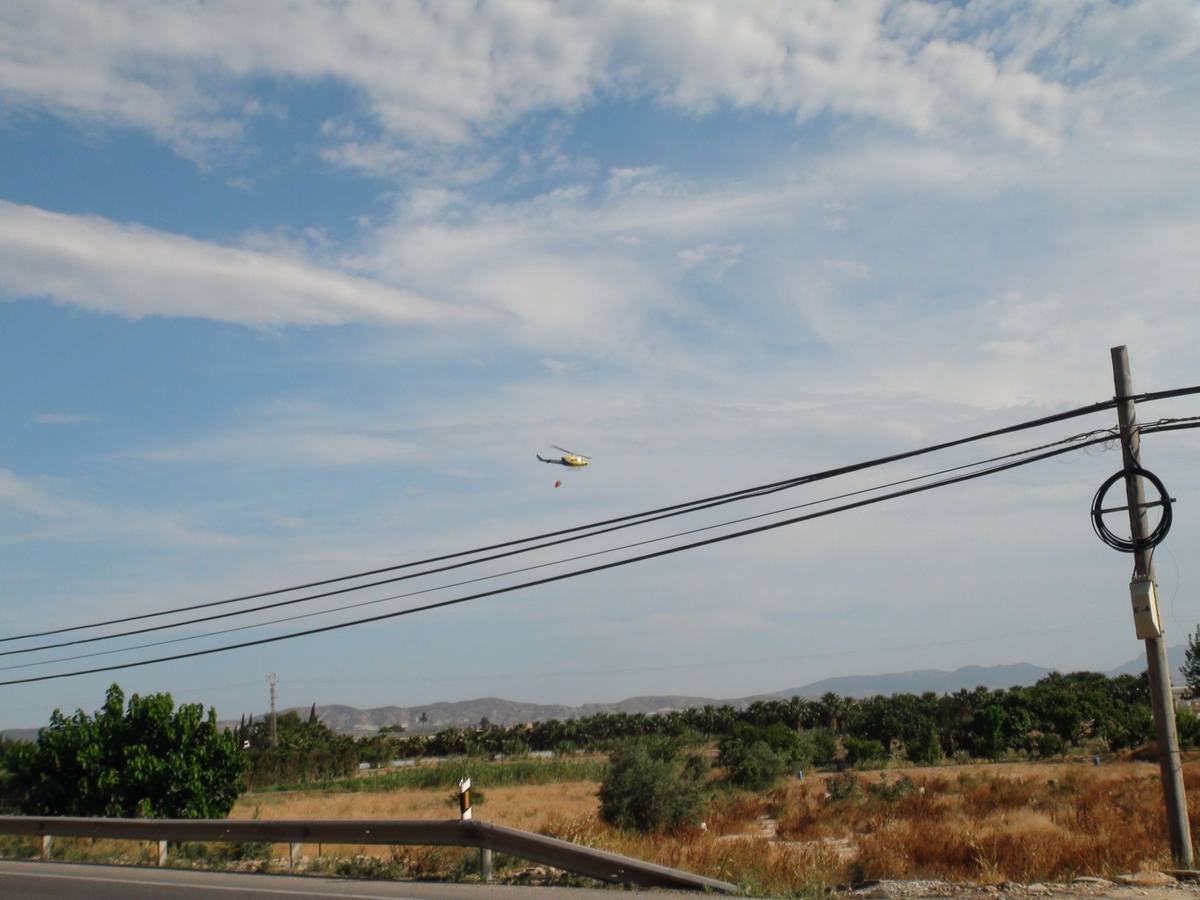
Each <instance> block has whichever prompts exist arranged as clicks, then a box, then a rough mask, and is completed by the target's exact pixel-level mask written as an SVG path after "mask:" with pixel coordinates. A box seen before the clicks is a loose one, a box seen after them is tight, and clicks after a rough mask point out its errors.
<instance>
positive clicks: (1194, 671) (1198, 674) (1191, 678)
mask: <svg viewBox="0 0 1200 900" xmlns="http://www.w3.org/2000/svg"><path fill="white" fill-rule="evenodd" d="M1183 657H1184V663H1183V669H1182V671H1183V680H1184V681H1186V682H1187V686H1188V693H1189V694H1191V695H1192V696H1193V697H1197V696H1200V625H1197V626H1196V631H1195V633H1194V634H1190V635H1188V639H1187V647H1186V648H1184V651H1183Z"/></svg>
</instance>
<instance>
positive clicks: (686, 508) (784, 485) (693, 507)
mask: <svg viewBox="0 0 1200 900" xmlns="http://www.w3.org/2000/svg"><path fill="white" fill-rule="evenodd" d="M1159 394H1160V395H1162V396H1172V397H1174V396H1183V395H1186V394H1200V386H1195V388H1181V389H1175V390H1174V391H1163V392H1159ZM1157 398H1160V397H1159V396H1156V395H1150V394H1147V395H1140V396H1139V400H1140V401H1142V402H1148V401H1152V400H1157ZM1115 404H1116V401H1115V400H1109V401H1100V402H1098V403H1091V404H1088V406H1084V407H1076V408H1075V409H1069V410H1066V412H1062V413H1054V414H1051V415H1046V416H1040V418H1038V419H1031V420H1027V421H1024V422H1018V424H1015V425H1008V426H1004V427H1001V428H994V430H991V431H985V432H978V433H976V434H970V436H967V437H964V438H955V439H954V440H947V442H942V443H938V444H931V445H928V446H923V448H918V449H916V450H907V451H904V452H899V454H892V455H888V456H882V457H876V458H874V460H868V461H864V462H859V463H853V464H850V466H840V467H834V468H830V469H824V470H821V472H816V473H810V474H806V475H799V476H793V478H790V479H784V480H781V481H773V482H767V484H763V485H757V486H754V487H746V488H740V490H738V491H732V492H727V493H720V494H713V496H710V497H704V498H701V499H696V500H688V502H684V503H677V504H672V505H668V506H660V508H658V509H652V510H646V511H643V512H635V514H630V515H625V516H617V517H613V518H606V520H600V521H598V522H592V523H588V524H582V526H574V527H570V528H564V529H559V530H554V532H544V533H541V534H535V535H532V536H528V538H520V539H516V540H509V541H502V542H498V544H491V545H487V546H481V547H475V548H473V550H464V551H458V552H455V553H446V554H442V556H434V557H427V558H425V559H418V560H413V562H409V563H400V564H396V565H390V566H383V568H379V569H371V570H366V571H360V572H354V574H352V575H341V576H337V577H334V578H324V580H320V581H312V582H306V583H302V584H294V586H290V587H286V588H275V589H272V590H263V592H258V593H254V594H242V595H240V596H234V598H228V599H224V600H211V601H208V602H203V604H192V605H188V606H180V607H175V608H170V610H158V611H155V612H146V613H138V614H134V616H124V617H119V618H113V619H104V620H101V622H92V623H89V624H83V625H67V626H62V628H56V629H48V630H44V631H30V632H26V634H23V635H12V636H7V637H0V643H7V642H12V641H22V640H28V638H32V637H49V636H53V635H61V634H68V632H73V631H84V630H90V629H96V628H104V626H108V625H119V624H126V623H130V622H142V620H145V619H151V618H160V617H163V616H173V614H179V613H184V612H192V611H196V610H203V608H212V607H216V606H227V605H232V604H238V602H244V601H247V600H257V599H263V598H268V596H275V595H278V594H288V593H293V592H296V590H306V589H308V588H314V587H324V586H326V584H334V583H340V582H343V581H353V580H355V578H364V577H370V576H373V575H382V574H385V572H391V571H398V570H402V569H412V568H416V566H420V565H427V564H431V563H439V562H445V560H448V559H457V558H462V557H467V556H476V554H479V553H485V552H490V551H493V550H503V548H508V547H515V546H520V545H522V544H530V542H533V541H538V540H544V539H546V538H560V536H562V535H568V534H577V533H580V532H592V533H594V534H602V533H605V532H596V530H595V529H598V528H601V527H604V526H612V524H618V523H628V524H624V526H620V527H632V526H636V524H644V523H646V522H650V521H658V520H659V518H665V517H670V516H671V515H684V514H686V512H694V511H698V510H701V509H709V508H712V506H716V505H722V504H725V503H734V502H738V500H743V499H751V498H756V497H761V496H763V494H766V493H774V492H776V491H785V490H790V488H792V487H798V486H800V485H805V484H811V482H814V481H822V480H827V479H830V478H836V476H840V475H846V474H851V473H854V472H860V470H863V469H868V468H875V467H878V466H884V464H888V463H892V462H899V461H902V460H908V458H913V457H917V456H922V455H926V454H931V452H936V451H940V450H947V449H949V448H954V446H960V445H964V444H968V443H973V442H978V440H984V439H986V438H992V437H1000V436H1003V434H1012V433H1016V432H1020V431H1027V430H1030V428H1036V427H1040V426H1044V425H1050V424H1054V422H1058V421H1064V420H1068V419H1074V418H1078V416H1084V415H1091V414H1094V413H1099V412H1104V410H1108V409H1112V408H1114V407H1115ZM662 514H667V515H662ZM652 516H654V517H655V518H650V517H652ZM606 530H617V529H606ZM580 536H592V535H590V534H584V535H580ZM568 540H572V539H568ZM562 542H565V541H562ZM545 546H551V545H540V546H538V547H530V548H527V550H539V548H541V547H545ZM520 552H526V551H512V552H511V553H506V554H500V557H503V556H511V554H515V553H520ZM496 558H499V557H488V558H487V559H481V560H470V562H467V563H461V564H457V565H455V566H446V568H445V569H438V570H433V571H445V570H446V569H452V568H460V566H461V565H470V564H474V563H476V562H487V560H490V559H496ZM425 574H428V572H425ZM401 580H403V578H388V580H383V581H377V582H370V583H367V584H359V586H353V587H348V588H341V589H338V590H332V592H324V593H320V594H316V595H312V596H310V598H305V599H322V598H325V596H332V595H336V594H342V593H349V592H352V590H361V589H365V588H370V587H378V586H380V584H385V583H391V582H394V581H401ZM280 605H284V604H280ZM265 608H272V605H264V606H259V607H254V608H252V610H247V612H258V611H262V610H265ZM214 618H218V617H214ZM203 620H212V619H194V620H191V622H186V623H176V624H192V623H193V622H203ZM173 626H174V625H168V626H163V628H173ZM160 630H161V629H160ZM132 634H137V631H130V632H119V634H115V635H107V636H102V637H95V638H86V640H83V641H67V642H61V643H52V644H44V646H42V647H36V648H30V650H41V649H53V648H56V647H68V646H74V644H77V643H88V642H91V641H97V640H109V638H115V637H126V636H130V635H132ZM0 655H6V654H4V653H0Z"/></svg>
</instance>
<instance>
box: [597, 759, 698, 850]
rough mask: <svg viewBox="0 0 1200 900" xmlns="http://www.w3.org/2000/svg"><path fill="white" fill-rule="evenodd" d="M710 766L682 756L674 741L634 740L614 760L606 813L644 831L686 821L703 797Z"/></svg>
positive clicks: (614, 821)
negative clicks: (706, 774) (705, 769)
mask: <svg viewBox="0 0 1200 900" xmlns="http://www.w3.org/2000/svg"><path fill="white" fill-rule="evenodd" d="M704 768H705V766H704V760H703V759H702V758H701V757H699V756H695V755H693V756H690V757H689V758H688V759H687V760H682V759H680V757H679V751H678V748H677V745H676V744H675V743H674V742H672V741H664V740H661V739H642V740H636V741H632V742H630V743H629V744H627V745H626V746H625V747H623V748H622V749H620V750H618V751H617V752H616V753H614V754H613V756H612V758H611V760H610V761H609V765H608V771H607V772H606V773H605V776H604V780H603V781H602V782H601V784H600V793H599V796H600V817H601V818H602V819H604V821H605V822H608V823H609V824H610V825H615V826H617V827H618V828H632V829H636V830H638V831H652V830H655V829H659V828H674V827H676V826H678V825H682V824H684V823H686V822H688V821H690V820H691V819H692V818H693V817H694V816H695V813H696V810H697V808H698V807H699V806H700V801H701V800H702V799H703V795H704Z"/></svg>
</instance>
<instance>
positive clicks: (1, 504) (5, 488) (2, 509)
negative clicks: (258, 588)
mask: <svg viewBox="0 0 1200 900" xmlns="http://www.w3.org/2000/svg"><path fill="white" fill-rule="evenodd" d="M3 513H8V515H9V516H12V517H13V522H11V523H6V524H7V525H8V527H6V528H5V536H4V538H3V542H4V543H16V542H22V541H83V542H86V543H98V542H106V541H112V542H120V543H129V544H133V545H145V546H151V547H207V548H216V547H225V548H228V547H233V546H235V545H236V544H237V543H238V539H236V538H234V537H232V536H231V535H227V534H223V533H221V532H218V531H213V530H210V529H207V528H204V527H200V526H197V525H195V524H194V523H193V522H192V521H190V518H189V516H187V515H185V514H182V513H176V512H158V511H154V510H147V509H139V508H136V507H130V506H111V505H107V504H103V503H97V502H93V501H91V500H88V499H85V498H82V497H79V496H77V495H76V494H74V493H73V492H72V491H71V490H70V488H69V486H68V485H67V484H66V483H64V482H62V481H59V480H55V479H29V478H22V477H20V476H18V475H17V474H16V473H15V472H12V471H10V470H8V469H0V514H3Z"/></svg>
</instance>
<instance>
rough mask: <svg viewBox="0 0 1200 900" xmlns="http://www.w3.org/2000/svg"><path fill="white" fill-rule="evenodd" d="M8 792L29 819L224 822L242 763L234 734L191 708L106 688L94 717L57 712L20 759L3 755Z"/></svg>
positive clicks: (237, 786) (165, 696)
mask: <svg viewBox="0 0 1200 900" xmlns="http://www.w3.org/2000/svg"><path fill="white" fill-rule="evenodd" d="M7 765H8V766H9V768H10V772H11V781H10V789H11V791H12V794H13V797H14V799H15V802H16V805H17V806H18V807H19V808H20V809H21V811H22V812H24V813H26V814H30V815H52V816H121V817H139V818H202V819H209V818H214V819H219V818H224V817H225V816H226V815H227V814H228V813H229V810H230V809H231V808H232V807H233V803H234V801H235V800H236V799H237V795H238V793H239V791H240V785H241V775H242V771H243V769H244V766H245V760H244V758H243V755H242V753H241V751H240V749H239V747H238V745H237V742H236V740H235V738H234V735H233V734H232V733H230V732H228V731H218V730H217V714H216V711H215V710H213V709H211V708H210V709H209V711H208V715H207V717H206V716H205V715H204V709H203V707H202V706H201V705H200V704H198V703H193V704H186V705H184V706H180V707H179V708H178V709H176V708H175V704H174V701H173V700H172V699H171V695H170V694H151V695H149V696H146V697H141V696H139V695H137V694H134V695H133V696H132V697H130V698H129V705H128V708H126V706H125V695H124V693H123V692H122V691H121V688H120V687H118V686H117V685H115V684H114V685H113V686H112V687H110V688H109V689H108V692H107V694H106V695H105V699H104V707H103V708H102V709H101V710H99V711H98V712H97V713H96V714H95V715H94V716H90V715H88V714H87V713H85V712H83V710H78V711H76V712H75V714H74V715H73V716H70V717H69V718H68V717H67V716H64V715H63V714H62V712H60V711H59V710H57V709H56V710H55V711H54V712H53V713H52V714H51V716H50V724H49V725H48V726H47V727H46V728H43V729H42V730H41V731H40V732H39V733H38V739H37V743H36V744H34V745H32V746H30V747H29V749H28V750H27V751H26V752H22V753H17V754H11V755H10V758H9V760H8V762H7Z"/></svg>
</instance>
